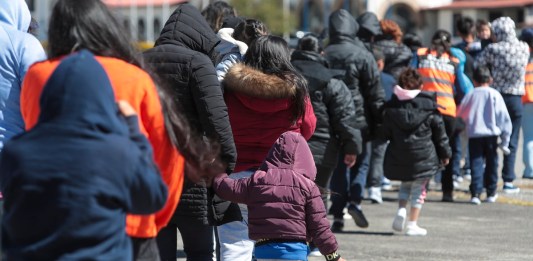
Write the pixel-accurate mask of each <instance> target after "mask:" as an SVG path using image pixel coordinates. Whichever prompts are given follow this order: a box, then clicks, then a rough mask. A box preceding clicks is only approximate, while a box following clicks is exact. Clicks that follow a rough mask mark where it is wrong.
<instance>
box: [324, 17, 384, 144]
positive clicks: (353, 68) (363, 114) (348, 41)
mask: <svg viewBox="0 0 533 261" xmlns="http://www.w3.org/2000/svg"><path fill="white" fill-rule="evenodd" d="M329 24H330V27H329V36H330V44H329V45H328V47H326V49H325V50H324V52H325V57H326V59H327V60H328V63H329V65H330V68H332V69H341V70H344V71H345V72H346V73H345V76H344V78H343V81H344V83H345V84H346V86H348V88H349V89H350V91H351V92H352V98H353V100H354V102H355V108H356V115H357V123H356V126H357V128H359V129H363V128H365V127H368V130H369V133H368V134H373V131H374V130H375V129H376V128H377V125H379V124H380V123H381V121H382V109H383V104H384V97H385V93H384V91H383V88H382V87H381V86H380V72H379V70H378V67H377V63H376V61H375V60H374V56H373V55H372V54H371V53H370V52H368V51H367V50H366V49H365V48H364V47H361V46H362V43H361V42H360V41H359V39H358V38H357V37H356V34H357V32H358V30H359V25H358V24H357V22H356V21H355V19H354V18H353V16H352V15H351V14H350V13H349V12H348V11H346V10H343V9H341V10H338V11H335V12H334V13H333V14H331V16H330V19H329Z"/></svg>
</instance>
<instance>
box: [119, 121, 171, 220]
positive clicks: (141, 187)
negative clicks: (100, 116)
mask: <svg viewBox="0 0 533 261" xmlns="http://www.w3.org/2000/svg"><path fill="white" fill-rule="evenodd" d="M126 122H127V124H128V128H129V135H130V140H131V141H132V142H133V143H134V144H135V145H136V147H137V148H138V150H139V152H140V153H139V155H138V159H136V161H135V162H134V163H136V168H135V169H136V171H135V173H134V176H133V179H132V182H131V184H130V189H129V193H130V195H129V197H128V198H129V199H131V202H130V204H129V205H130V209H129V210H128V213H131V214H151V213H154V212H156V211H158V210H160V209H161V208H162V207H163V206H164V205H165V202H166V201H167V186H166V185H165V183H163V180H162V179H161V176H160V175H159V171H158V169H157V167H156V166H155V164H154V162H153V155H152V147H151V146H150V143H148V140H147V139H146V138H145V137H144V135H142V134H141V132H140V131H139V122H138V118H137V116H130V117H126Z"/></svg>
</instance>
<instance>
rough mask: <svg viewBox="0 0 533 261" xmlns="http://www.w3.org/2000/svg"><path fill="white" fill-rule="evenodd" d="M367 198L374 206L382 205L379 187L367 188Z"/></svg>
mask: <svg viewBox="0 0 533 261" xmlns="http://www.w3.org/2000/svg"><path fill="white" fill-rule="evenodd" d="M368 198H369V199H370V201H372V203H374V204H381V203H383V198H382V197H381V187H370V188H368Z"/></svg>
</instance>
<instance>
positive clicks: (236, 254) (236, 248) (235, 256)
mask: <svg viewBox="0 0 533 261" xmlns="http://www.w3.org/2000/svg"><path fill="white" fill-rule="evenodd" d="M252 174H254V171H250V170H245V171H241V172H236V173H233V174H231V175H230V176H229V177H230V178H232V179H241V178H247V177H250V176H252ZM239 208H240V209H241V214H242V221H234V222H229V223H227V224H224V225H221V226H218V227H217V231H218V241H219V243H220V260H221V261H250V260H252V256H253V252H254V245H255V241H253V240H251V239H250V238H249V237H248V208H247V206H246V205H244V204H239Z"/></svg>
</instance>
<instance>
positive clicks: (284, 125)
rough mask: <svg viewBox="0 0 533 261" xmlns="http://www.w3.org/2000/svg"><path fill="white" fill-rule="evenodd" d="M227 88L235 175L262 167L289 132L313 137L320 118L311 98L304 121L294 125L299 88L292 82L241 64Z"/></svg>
mask: <svg viewBox="0 0 533 261" xmlns="http://www.w3.org/2000/svg"><path fill="white" fill-rule="evenodd" d="M223 86H224V99H225V101H226V105H227V106H228V115H229V120H230V124H231V128H232V130H233V137H234V140H235V146H236V147H237V164H236V166H235V172H239V171H243V170H247V169H250V168H254V167H255V168H257V167H259V166H260V165H261V163H262V162H263V160H264V159H265V157H266V156H267V153H268V150H269V149H270V148H271V147H272V145H273V144H274V142H275V141H276V139H277V138H278V137H279V136H280V135H281V134H282V133H284V132H286V131H294V132H298V133H301V134H302V135H303V136H304V137H305V139H307V140H308V139H309V138H311V136H312V135H313V133H314V131H315V127H316V117H315V113H314V111H313V106H312V105H311V101H310V99H309V98H307V100H306V111H305V115H304V117H303V118H301V119H299V120H298V121H297V122H296V124H292V123H291V115H292V97H294V94H295V92H296V87H295V86H294V85H292V84H290V83H289V82H287V81H285V80H283V79H281V78H279V77H277V76H274V75H268V74H264V73H263V72H261V71H258V70H255V69H253V68H250V67H248V66H245V65H243V64H237V65H235V66H233V67H232V68H231V69H230V70H229V72H228V73H227V74H226V77H225V78H224V82H223Z"/></svg>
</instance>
